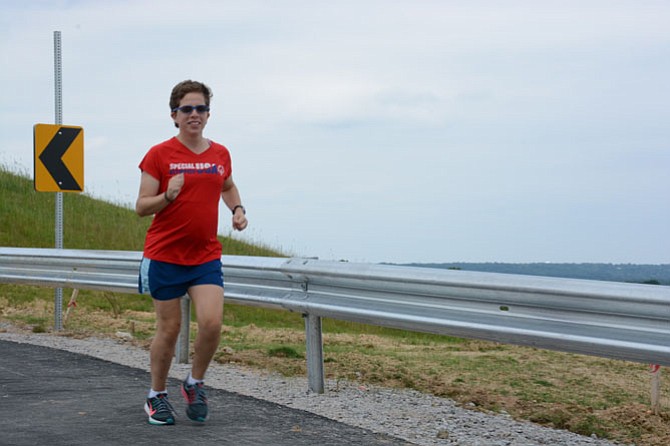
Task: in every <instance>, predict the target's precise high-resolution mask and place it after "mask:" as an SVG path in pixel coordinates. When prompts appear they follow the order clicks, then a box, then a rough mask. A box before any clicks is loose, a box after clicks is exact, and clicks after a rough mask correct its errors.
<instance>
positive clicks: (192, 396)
mask: <svg viewBox="0 0 670 446" xmlns="http://www.w3.org/2000/svg"><path fill="white" fill-rule="evenodd" d="M203 387H204V386H203V383H197V384H195V385H188V384H187V382H186V381H184V382H183V383H182V384H181V394H182V395H184V399H185V400H186V403H187V404H188V407H187V408H186V415H187V416H188V417H189V418H190V419H191V420H193V421H198V422H200V423H202V422H204V421H205V420H206V419H207V394H206V393H205V389H204V388H203Z"/></svg>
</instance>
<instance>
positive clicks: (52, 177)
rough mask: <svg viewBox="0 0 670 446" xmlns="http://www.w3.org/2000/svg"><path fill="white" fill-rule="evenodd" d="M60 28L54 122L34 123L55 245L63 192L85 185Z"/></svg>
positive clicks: (59, 300) (57, 323) (57, 325)
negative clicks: (67, 109)
mask: <svg viewBox="0 0 670 446" xmlns="http://www.w3.org/2000/svg"><path fill="white" fill-rule="evenodd" d="M60 34H61V33H60V31H54V80H55V85H54V87H55V109H56V112H55V115H56V116H55V124H53V125H51V124H35V126H34V127H33V137H34V145H35V158H34V163H35V190H36V191H38V192H55V193H56V209H55V211H56V212H55V213H56V221H55V233H56V234H55V235H56V244H55V247H56V249H63V192H81V191H82V190H83V189H84V131H83V129H82V128H81V127H74V126H64V125H63V68H62V55H61V54H62V53H61V35H60ZM54 329H55V330H57V331H60V330H62V329H63V289H62V288H56V290H55V296H54Z"/></svg>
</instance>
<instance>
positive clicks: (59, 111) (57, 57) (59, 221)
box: [54, 31, 63, 331]
mask: <svg viewBox="0 0 670 446" xmlns="http://www.w3.org/2000/svg"><path fill="white" fill-rule="evenodd" d="M54 79H55V92H56V95H55V104H56V118H55V119H56V122H55V124H58V125H62V124H63V66H62V57H61V38H60V31H54ZM55 231H56V249H63V193H62V192H56V222H55ZM54 329H55V330H56V331H60V330H62V329H63V289H62V288H56V291H55V296H54Z"/></svg>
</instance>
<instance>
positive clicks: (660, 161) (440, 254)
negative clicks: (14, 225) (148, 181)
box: [0, 0, 670, 263]
mask: <svg viewBox="0 0 670 446" xmlns="http://www.w3.org/2000/svg"><path fill="white" fill-rule="evenodd" d="M0 3H1V6H2V13H1V15H0V55H1V57H2V59H1V64H2V69H0V82H2V85H3V87H4V92H3V94H2V103H3V107H1V108H0V163H3V164H5V165H8V166H10V167H12V168H14V169H18V170H22V171H23V172H25V173H27V174H29V175H30V176H31V177H32V175H33V153H34V149H33V136H32V130H33V125H34V124H36V123H53V122H54V119H55V118H54V48H53V33H54V31H61V37H62V60H63V123H64V124H68V125H77V126H82V127H83V128H84V133H85V139H84V140H85V143H84V144H85V193H86V194H89V195H91V196H94V197H96V198H101V199H105V200H108V201H112V202H115V203H121V204H123V205H127V206H132V205H133V204H134V201H135V198H136V194H137V190H138V187H139V178H140V171H139V169H138V167H137V165H138V163H139V161H140V160H141V158H142V157H143V156H144V154H145V152H146V151H147V150H148V149H149V147H151V146H152V145H154V144H156V143H158V142H160V141H163V140H165V139H168V138H169V137H171V136H173V135H175V131H176V129H175V128H174V126H173V123H172V121H171V119H170V116H169V107H168V100H169V95H170V91H171V89H172V87H173V86H174V85H175V84H176V83H177V82H179V81H181V80H184V79H195V80H201V81H203V82H205V83H207V84H208V85H210V86H211V87H212V89H213V92H214V98H213V100H212V112H211V118H210V120H209V124H208V126H207V128H206V129H205V135H206V136H208V137H209V138H211V139H213V140H215V141H217V142H220V143H222V144H224V145H225V146H227V147H228V148H229V150H230V151H231V153H232V156H233V175H234V178H235V181H236V183H237V185H238V187H239V188H240V191H241V193H242V197H243V201H244V204H245V206H246V207H247V210H248V217H249V220H250V227H249V229H248V230H247V231H245V232H244V233H242V234H239V235H237V236H239V237H240V238H243V239H245V240H248V241H251V242H256V243H263V244H266V245H269V246H270V247H273V248H277V249H280V250H282V251H283V252H285V253H287V254H293V255H298V256H316V257H319V258H322V259H336V260H340V259H346V260H349V261H356V262H398V263H403V262H455V261H474V262H543V261H549V262H607V263H670V243H669V242H668V229H669V224H670V200H668V192H669V191H670V88H669V87H668V82H669V79H670V26H669V24H670V2H668V1H647V0H630V1H617V0H602V1H595V0H576V1H559V2H556V1H539V0H516V1H514V0H512V1H493V0H491V1H483V0H467V1H466V0H462V1H449V0H439V1H420V0H416V1H410V0H404V1H389V0H355V1H332V0H331V1H318V0H309V1H308V0H294V1H269V0H268V1H249V0H240V1H197V0H196V1H189V2H184V1H174V0H164V1H161V2H156V1H108V0H104V1H83V0H82V1H76V0H73V1H54V0H49V1H22V2H17V1H11V2H10V1H6V0H0ZM65 225H67V222H65ZM229 227H230V215H229V213H228V211H227V210H225V209H223V206H222V210H221V221H220V228H221V229H220V232H221V233H222V234H224V235H228V234H229V232H230V229H229Z"/></svg>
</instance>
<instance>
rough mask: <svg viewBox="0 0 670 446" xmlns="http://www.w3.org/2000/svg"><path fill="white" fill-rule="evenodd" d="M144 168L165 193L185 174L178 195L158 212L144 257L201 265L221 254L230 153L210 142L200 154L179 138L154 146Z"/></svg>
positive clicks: (146, 157) (147, 239)
mask: <svg viewBox="0 0 670 446" xmlns="http://www.w3.org/2000/svg"><path fill="white" fill-rule="evenodd" d="M140 170H142V171H143V172H146V173H148V174H149V175H151V176H152V177H154V178H156V179H157V180H158V181H160V188H159V192H160V193H163V192H165V190H166V189H167V184H168V181H169V180H170V178H172V177H173V176H174V175H177V174H179V173H183V174H184V186H183V187H182V189H181V192H180V193H179V195H178V196H177V199H176V200H175V201H174V202H173V203H170V204H169V205H167V206H166V207H165V208H164V209H163V210H162V211H160V212H158V213H157V214H156V215H154V219H153V221H152V222H151V226H150V227H149V230H148V231H147V236H146V240H145V243H144V257H146V258H148V259H152V260H158V261H161V262H169V263H176V264H178V265H200V264H202V263H205V262H209V261H211V260H215V259H218V258H220V257H221V243H219V241H218V239H217V238H216V235H217V231H218V226H219V200H220V199H221V189H222V188H223V182H224V181H225V180H226V179H227V178H228V177H229V176H230V175H231V173H232V165H231V160H230V153H229V152H228V149H226V148H225V147H224V146H222V145H221V144H217V143H215V142H213V141H210V146H209V148H208V149H207V150H205V151H204V152H203V153H200V154H196V153H193V152H192V151H191V150H189V149H188V148H187V147H186V146H184V145H183V144H182V143H181V142H180V141H179V140H178V139H177V138H176V137H173V138H171V139H169V140H167V141H164V142H162V143H160V144H158V145H155V146H154V147H152V148H151V149H150V150H149V152H147V154H146V155H145V156H144V158H143V159H142V162H140Z"/></svg>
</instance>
